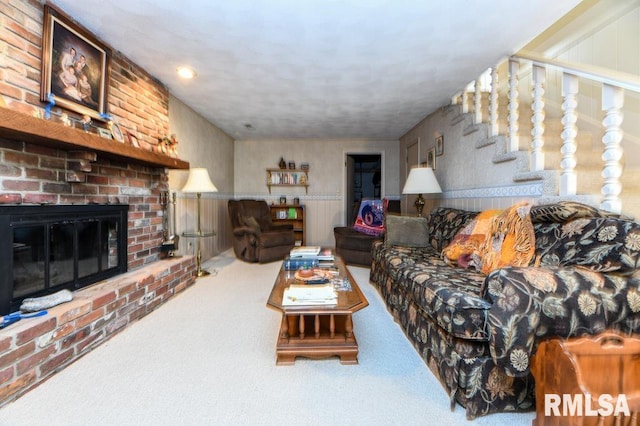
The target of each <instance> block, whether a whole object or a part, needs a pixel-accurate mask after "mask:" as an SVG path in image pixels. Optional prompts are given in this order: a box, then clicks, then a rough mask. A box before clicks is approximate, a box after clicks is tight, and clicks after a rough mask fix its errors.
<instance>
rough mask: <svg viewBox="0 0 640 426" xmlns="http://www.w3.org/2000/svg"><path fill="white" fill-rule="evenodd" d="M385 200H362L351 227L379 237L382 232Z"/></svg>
mask: <svg viewBox="0 0 640 426" xmlns="http://www.w3.org/2000/svg"><path fill="white" fill-rule="evenodd" d="M386 204H387V200H386V199H385V200H362V201H361V202H360V210H359V211H358V216H357V217H356V221H355V223H354V224H353V229H354V230H356V231H358V232H362V233H363V234H367V235H373V236H374V237H379V236H381V235H382V234H384V211H385V207H386Z"/></svg>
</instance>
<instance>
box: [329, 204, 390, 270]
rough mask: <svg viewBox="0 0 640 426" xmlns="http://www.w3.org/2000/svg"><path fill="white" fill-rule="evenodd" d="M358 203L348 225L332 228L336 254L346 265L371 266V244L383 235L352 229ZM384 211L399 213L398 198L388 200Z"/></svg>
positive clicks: (358, 206)
mask: <svg viewBox="0 0 640 426" xmlns="http://www.w3.org/2000/svg"><path fill="white" fill-rule="evenodd" d="M359 208H360V205H357V206H356V207H355V209H354V210H353V215H352V218H351V224H350V226H336V227H335V228H333V236H334V238H335V240H336V254H338V255H339V256H340V257H341V258H342V260H344V263H346V264H348V265H360V266H367V267H370V266H371V260H372V259H371V246H372V245H373V242H374V241H375V240H380V239H382V238H384V237H382V236H380V237H374V236H372V235H367V234H363V233H361V232H358V231H356V230H355V229H353V224H354V223H355V221H356V217H357V216H358V210H359ZM386 213H396V214H399V213H400V200H389V205H388V206H387V210H386V211H385V214H386Z"/></svg>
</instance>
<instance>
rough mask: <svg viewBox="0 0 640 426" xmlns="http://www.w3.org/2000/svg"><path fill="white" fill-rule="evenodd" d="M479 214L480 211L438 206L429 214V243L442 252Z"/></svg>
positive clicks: (438, 251)
mask: <svg viewBox="0 0 640 426" xmlns="http://www.w3.org/2000/svg"><path fill="white" fill-rule="evenodd" d="M477 215H478V212H469V211H466V210H460V209H454V208H451V207H438V208H436V209H434V210H432V211H431V213H429V215H428V216H427V222H428V224H429V225H428V230H429V243H430V244H431V246H432V247H433V248H434V249H435V251H436V252H437V253H441V252H442V249H444V248H445V247H446V246H447V245H448V244H449V243H450V242H451V240H452V239H453V237H455V235H456V234H457V233H458V231H459V230H460V229H461V228H462V227H463V226H465V225H466V224H467V223H469V221H471V220H472V219H473V218H474V217H476V216H477Z"/></svg>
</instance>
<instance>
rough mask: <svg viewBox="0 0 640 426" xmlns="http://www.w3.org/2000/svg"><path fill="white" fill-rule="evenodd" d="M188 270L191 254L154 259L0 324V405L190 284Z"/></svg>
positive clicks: (192, 267)
mask: <svg viewBox="0 0 640 426" xmlns="http://www.w3.org/2000/svg"><path fill="white" fill-rule="evenodd" d="M194 270H195V265H194V262H193V258H192V257H183V258H176V259H170V260H164V261H161V262H155V263H154V264H153V265H150V266H147V267H145V268H141V269H138V270H136V271H133V272H128V273H126V274H123V275H120V276H118V277H116V278H112V279H110V280H108V281H105V282H103V283H100V284H97V285H94V286H92V287H89V288H86V289H83V290H82V291H81V292H79V293H76V295H75V298H74V300H73V301H71V302H68V303H64V304H62V305H59V306H56V307H54V308H52V309H49V311H48V315H46V316H42V317H37V318H28V319H23V320H20V321H18V322H17V323H15V324H13V325H11V326H10V327H8V328H6V329H4V330H1V331H0V406H2V405H4V404H6V403H8V402H10V401H12V400H14V399H15V398H17V397H19V396H20V395H22V394H24V393H25V392H28V391H29V390H30V389H32V388H34V387H35V386H37V385H38V384H39V383H41V382H42V381H44V380H46V379H47V378H49V377H50V376H51V375H53V374H54V373H56V372H57V371H58V370H60V369H62V368H63V367H65V366H66V365H68V364H70V363H72V362H73V361H75V360H76V359H78V358H79V357H81V356H82V355H84V354H86V353H87V352H88V351H90V350H91V349H93V348H94V347H96V346H97V345H99V344H101V343H103V342H105V341H106V340H107V339H109V338H110V337H112V336H113V335H115V334H116V333H118V332H119V331H121V330H123V329H124V328H125V327H126V326H128V325H129V324H130V323H131V322H133V321H135V320H137V319H138V318H140V317H143V316H144V315H146V314H148V313H150V312H151V311H153V309H155V308H156V307H157V306H159V305H160V304H162V303H164V302H165V301H166V300H167V299H169V298H170V297H172V296H173V295H175V294H176V293H178V292H180V291H182V290H184V289H185V288H186V287H188V286H189V285H191V284H193V283H194V281H195V276H194ZM0 423H1V422H0Z"/></svg>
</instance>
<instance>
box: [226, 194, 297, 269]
mask: <svg viewBox="0 0 640 426" xmlns="http://www.w3.org/2000/svg"><path fill="white" fill-rule="evenodd" d="M227 208H228V210H229V219H230V220H231V228H232V232H233V251H234V253H235V254H236V257H237V258H238V259H242V260H244V261H246V262H260V263H265V262H272V261H274V260H279V259H280V260H281V259H284V258H285V257H286V256H287V255H288V254H289V252H290V251H291V249H292V248H293V246H294V245H295V235H294V233H293V226H292V225H291V224H285V225H275V224H273V223H272V221H271V210H270V209H269V206H268V205H267V202H266V201H264V200H229V203H228V205H227Z"/></svg>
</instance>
